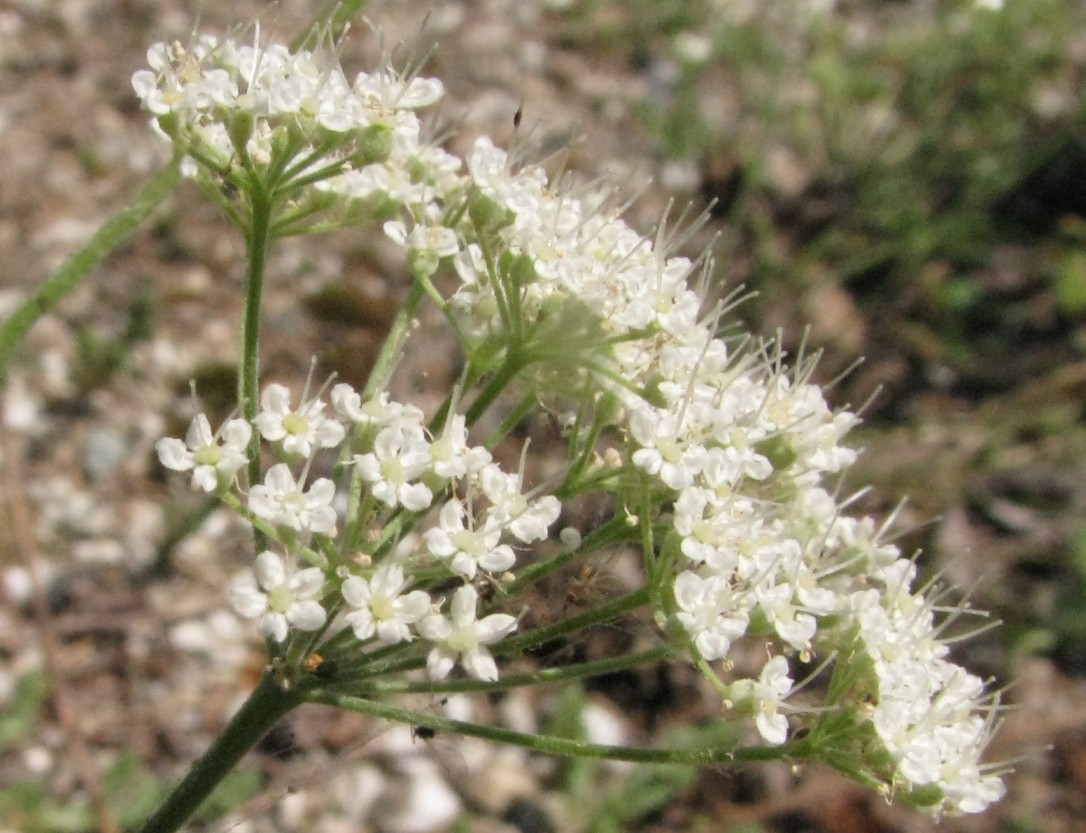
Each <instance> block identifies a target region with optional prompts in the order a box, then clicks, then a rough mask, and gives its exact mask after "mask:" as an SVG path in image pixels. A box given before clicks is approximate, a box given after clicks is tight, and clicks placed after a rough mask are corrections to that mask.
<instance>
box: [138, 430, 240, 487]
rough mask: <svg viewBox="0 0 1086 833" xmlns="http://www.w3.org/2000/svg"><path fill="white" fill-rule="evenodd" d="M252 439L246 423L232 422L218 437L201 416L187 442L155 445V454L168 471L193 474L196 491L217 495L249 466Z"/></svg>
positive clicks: (166, 441) (168, 439)
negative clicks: (217, 490) (219, 489)
mask: <svg viewBox="0 0 1086 833" xmlns="http://www.w3.org/2000/svg"><path fill="white" fill-rule="evenodd" d="M251 437H252V428H251V427H250V425H249V423H248V422H246V421H245V420H243V419H232V420H230V421H229V422H227V423H226V424H225V425H224V426H223V427H222V429H220V432H219V435H214V434H212V433H211V425H210V424H209V423H208V421H207V417H206V416H204V415H203V414H197V415H196V417H195V418H194V419H193V420H192V424H191V425H189V430H188V433H187V434H186V435H185V442H181V440H178V439H174V438H173V437H163V438H162V439H161V440H159V441H158V442H157V443H156V444H155V450H156V451H158V459H159V460H160V461H161V462H162V465H164V466H165V467H166V468H168V469H173V470H174V471H189V470H190V469H191V470H192V488H194V489H202V490H203V491H205V492H214V491H215V490H216V489H217V488H218V487H219V484H220V483H225V482H227V481H229V480H231V479H232V478H233V477H234V475H235V474H237V472H238V469H240V468H241V467H242V466H244V465H245V464H246V463H248V461H249V458H248V456H247V455H246V450H247V449H248V447H249V439H250V438H251Z"/></svg>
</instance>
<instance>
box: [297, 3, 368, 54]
mask: <svg viewBox="0 0 1086 833" xmlns="http://www.w3.org/2000/svg"><path fill="white" fill-rule="evenodd" d="M367 2H368V0H335V2H334V3H331V4H325V9H326V10H325V11H323V12H321V13H320V14H318V15H317V16H316V18H315V19H314V20H313V23H312V25H311V26H310V27H309V28H308V29H307V30H306V31H305V34H303V35H302V36H300V37H298V38H296V39H295V40H294V42H293V43H292V44H291V45H290V51H291V52H297V51H298V50H299V49H309V50H313V49H316V48H317V47H318V46H320V45H321V44H322V43H323V42H326V43H328V44H330V45H335V44H337V43H338V42H339V39H340V37H341V36H342V35H343V33H344V31H345V30H346V29H347V27H348V26H350V24H351V20H352V19H353V18H354V16H355V15H356V14H358V12H359V10H360V9H362V8H363V7H364V6H365V5H366V3H367ZM329 5H330V6H331V7H330V8H329Z"/></svg>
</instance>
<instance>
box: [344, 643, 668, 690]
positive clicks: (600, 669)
mask: <svg viewBox="0 0 1086 833" xmlns="http://www.w3.org/2000/svg"><path fill="white" fill-rule="evenodd" d="M672 653H674V650H673V649H672V648H671V647H670V646H663V647H660V648H654V649H653V650H651V651H641V652H640V653H637V654H624V655H622V656H618V657H609V658H608V659H601V660H593V661H592V662H578V663H574V664H572V665H563V666H560V667H556V668H540V669H538V670H536V671H530V672H525V673H522V674H503V675H502V677H501V679H500V680H496V681H494V682H488V681H486V680H475V679H457V680H443V681H441V682H433V681H430V680H414V681H406V680H398V681H384V680H374V681H373V682H372V683H368V684H366V686H365V693H366V694H371V695H380V696H382V697H387V696H389V695H393V694H458V693H463V692H468V691H487V692H490V691H505V690H507V689H511V688H523V687H524V686H529V685H547V684H551V683H559V682H566V681H568V680H580V679H588V678H590V677H600V676H603V675H604V674H613V673H615V672H616V671H624V670H625V669H627V668H636V667H637V666H639V665H647V664H649V663H651V662H658V661H660V660H662V659H665V658H666V657H668V656H669V655H671V654H672ZM358 682H361V683H365V682H366V680H365V678H361V679H359V680H358ZM350 683H351V680H350V678H349V677H348V678H343V677H340V676H337V678H336V680H335V686H336V687H337V688H348V687H350Z"/></svg>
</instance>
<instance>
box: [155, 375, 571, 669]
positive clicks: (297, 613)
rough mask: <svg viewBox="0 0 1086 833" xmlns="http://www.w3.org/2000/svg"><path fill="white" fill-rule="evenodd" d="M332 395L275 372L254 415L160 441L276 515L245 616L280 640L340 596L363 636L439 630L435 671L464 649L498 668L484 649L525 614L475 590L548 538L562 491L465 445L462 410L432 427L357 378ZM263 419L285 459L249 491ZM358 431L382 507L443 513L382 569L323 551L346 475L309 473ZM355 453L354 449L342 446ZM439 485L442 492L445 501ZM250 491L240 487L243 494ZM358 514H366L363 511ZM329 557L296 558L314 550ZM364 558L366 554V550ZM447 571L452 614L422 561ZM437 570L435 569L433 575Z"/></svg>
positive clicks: (386, 638) (396, 639)
mask: <svg viewBox="0 0 1086 833" xmlns="http://www.w3.org/2000/svg"><path fill="white" fill-rule="evenodd" d="M330 400H331V404H332V406H333V407H332V411H333V413H332V414H328V413H326V403H325V402H323V401H321V400H320V399H319V398H317V397H314V398H311V399H305V398H304V395H303V401H302V402H301V403H300V404H299V405H297V406H295V405H294V404H293V403H292V399H291V395H290V392H289V391H288V390H287V388H285V387H283V386H282V385H277V384H272V385H269V386H268V387H267V388H266V389H265V390H264V393H263V395H262V397H261V410H260V412H259V413H258V414H257V416H256V417H255V418H254V419H253V420H252V423H251V424H250V423H249V422H247V421H245V420H243V419H231V420H229V421H228V422H227V423H226V424H225V425H224V426H223V428H222V430H221V431H220V433H219V434H218V435H214V434H212V432H211V429H210V427H209V423H208V420H207V417H206V416H204V415H203V414H198V415H197V416H196V417H195V418H194V419H193V421H192V425H191V427H190V429H189V432H188V434H187V437H186V440H185V441H184V442H182V441H181V440H179V439H174V438H164V439H162V440H159V442H158V446H157V448H158V454H159V459H160V460H161V462H162V464H163V465H165V466H166V467H167V468H170V469H174V470H177V471H191V472H192V473H193V477H192V485H193V487H194V488H196V489H200V490H203V491H208V492H217V493H219V494H220V495H223V496H230V495H235V494H236V495H239V496H240V498H242V499H244V506H245V507H246V508H247V510H248V512H249V513H251V515H252V517H253V518H254V519H258V520H260V521H263V522H266V523H267V524H268V525H269V526H270V528H271V529H272V530H273V537H274V538H275V540H276V541H277V542H278V543H279V544H280V545H281V546H282V548H283V549H284V550H286V551H287V553H289V555H288V556H287V557H286V558H284V557H283V556H280V555H278V554H276V553H275V552H273V551H271V550H268V551H265V552H262V553H261V554H260V555H259V556H257V559H256V564H255V575H256V583H257V586H256V587H253V586H251V585H241V586H238V587H235V588H234V589H233V591H232V594H231V600H232V602H233V605H234V609H235V610H236V611H237V612H238V613H239V614H240V615H242V616H245V617H248V618H253V619H260V623H261V629H262V630H263V632H264V633H265V635H267V636H268V637H270V638H272V639H274V640H275V641H276V642H284V641H285V640H286V639H287V637H288V635H289V632H290V630H291V629H295V630H299V631H316V630H319V629H321V628H323V627H324V626H325V624H326V623H327V622H328V619H329V613H330V612H332V611H338V610H339V609H340V608H343V609H345V610H347V611H349V612H348V613H347V614H346V615H345V617H344V620H345V622H346V624H347V625H348V626H349V627H350V628H351V629H352V630H353V632H354V634H355V636H356V637H357V638H358V639H359V640H362V641H363V642H367V643H368V642H371V641H372V642H374V643H375V644H377V645H394V644H397V643H400V642H409V641H411V640H413V639H414V638H415V636H416V635H417V636H421V637H422V638H423V639H424V640H427V641H428V642H430V643H432V649H431V651H430V655H429V657H428V660H427V668H428V670H429V673H430V675H431V676H432V677H433V678H434V679H439V678H442V677H445V676H447V675H448V673H449V672H450V671H451V670H452V668H453V665H454V664H455V663H456V662H457V661H458V660H459V662H460V663H461V664H462V665H463V667H464V669H465V670H466V671H467V672H468V673H469V674H471V675H473V676H475V677H478V678H480V679H485V680H495V679H497V677H498V668H497V665H496V664H495V662H494V659H493V657H492V656H491V655H490V653H489V652H488V651H487V650H486V647H485V646H487V645H491V644H493V643H494V642H496V641H498V640H500V639H502V638H503V637H505V636H507V635H508V634H509V633H511V632H512V631H513V630H514V629H515V627H516V620H515V619H514V618H513V617H512V616H509V615H508V614H504V613H492V614H490V615H488V616H485V617H483V618H481V619H477V618H476V615H477V614H476V611H477V607H478V599H479V594H478V592H477V590H476V589H475V587H474V586H473V585H472V584H471V582H472V581H481V580H484V579H485V580H487V581H490V580H492V579H491V577H492V576H501V575H502V574H505V573H506V572H508V571H509V570H510V569H511V568H512V567H513V566H514V564H515V562H516V554H515V552H514V549H513V546H512V545H511V542H518V543H520V544H530V543H533V542H535V541H539V540H541V539H544V538H546V537H548V535H549V532H548V529H549V527H550V526H551V524H553V523H554V522H555V521H556V520H557V518H558V514H559V512H560V511H561V504H560V503H559V501H558V499H557V498H555V497H554V496H553V495H542V496H538V497H535V496H532V495H530V494H525V493H524V490H523V484H522V479H521V476H520V475H519V474H516V473H514V474H509V473H506V472H503V471H502V470H501V468H500V467H499V466H498V465H497V464H496V463H494V462H493V461H492V460H491V457H490V453H489V452H488V451H487V450H486V449H485V448H483V447H481V446H472V445H469V444H468V435H467V427H466V425H465V421H464V417H463V416H462V415H459V414H456V415H453V416H452V417H451V418H450V419H449V420H448V421H447V422H446V424H445V427H444V428H443V430H442V431H441V433H440V434H438V435H437V436H436V437H431V436H430V435H429V433H428V431H427V429H426V427H425V426H424V424H423V414H422V412H421V411H420V410H419V409H418V408H415V407H413V406H411V405H405V404H401V403H398V402H393V401H390V400H389V399H388V396H387V395H385V394H382V395H380V396H378V397H375V398H373V399H371V400H370V401H368V402H362V400H361V397H360V395H359V394H358V392H357V391H355V390H354V389H353V388H351V387H350V386H349V385H345V384H339V385H336V386H335V387H334V388H333V389H332V391H331V395H330ZM253 429H255V430H256V431H257V432H258V433H259V435H260V436H261V437H262V438H263V439H264V440H265V441H266V442H267V443H268V444H270V445H271V447H272V451H273V452H274V453H275V454H276V455H277V456H278V457H279V458H280V459H281V460H282V462H277V463H275V464H274V465H272V466H270V467H269V468H268V470H267V471H266V472H265V474H264V480H263V482H262V483H257V484H254V485H252V486H251V487H250V488H248V489H247V490H246V489H245V488H244V487H243V485H242V483H241V482H240V480H241V478H240V476H239V472H241V471H242V470H243V469H244V467H245V466H246V464H247V463H248V457H247V453H248V447H247V445H248V442H249V439H250V437H251V436H252V431H253ZM348 436H350V437H351V438H352V439H351V443H350V449H351V450H352V451H355V452H356V453H353V454H350V456H349V457H348V460H349V461H350V462H351V463H352V464H353V465H351V466H350V468H351V470H352V471H353V475H354V477H355V478H357V480H358V481H359V482H360V483H361V484H363V485H364V488H365V489H366V491H367V494H368V495H369V497H370V498H371V499H372V502H373V504H374V507H371V510H370V511H371V515H372V517H371V518H369V519H368V520H374V519H378V520H379V519H380V512H382V511H384V512H385V513H386V515H387V513H389V512H391V511H392V510H397V509H400V510H406V511H410V512H415V513H420V514H425V513H428V512H429V511H430V510H431V509H435V510H436V516H437V519H436V523H435V524H434V525H433V526H432V528H430V529H429V530H428V531H427V532H426V533H425V534H424V535H423V536H421V537H420V544H419V545H418V547H417V549H416V550H415V551H413V552H407V553H403V552H397V553H396V554H395V555H394V556H393V555H383V557H382V560H381V561H380V562H379V563H378V564H377V566H376V568H374V569H363V568H362V567H360V566H358V565H356V564H351V565H344V564H341V565H340V566H339V569H338V570H336V569H333V568H332V566H331V565H330V564H329V563H328V559H327V558H324V557H322V555H321V553H324V552H326V551H330V552H333V553H335V552H337V549H336V548H335V547H334V546H333V547H331V549H330V550H328V549H327V548H326V547H325V546H324V545H323V544H322V541H324V542H331V540H332V539H334V538H335V536H336V535H337V532H338V524H339V517H338V515H337V510H336V508H335V507H336V497H337V488H336V485H335V484H334V483H333V482H332V481H331V480H330V479H328V478H324V477H322V478H317V479H315V480H313V482H312V483H309V484H308V486H307V482H306V481H307V474H308V471H309V468H310V466H311V465H312V463H313V461H314V458H315V455H316V454H317V453H318V452H319V451H321V450H322V449H332V450H342V449H343V447H344V446H345V442H344V441H345V440H346V439H347V438H348ZM345 453H346V452H345ZM435 495H438V496H440V505H438V500H437V499H436V498H435ZM239 502H240V500H239ZM355 520H358V519H357V518H356V519H355ZM306 557H309V558H310V559H311V560H322V561H323V562H324V563H323V564H322V566H311V567H305V568H303V569H298V568H297V566H296V565H297V564H298V563H299V562H300V561H301V560H303V559H304V558H306ZM363 560H366V559H363ZM435 564H436V565H440V566H442V567H443V569H442V570H439V571H438V573H439V575H438V578H439V579H440V578H441V574H443V575H444V577H445V578H448V577H449V576H453V577H457V578H459V579H462V580H463V581H464V583H463V584H462V585H461V586H459V587H458V588H457V589H456V591H455V592H454V594H453V597H452V600H451V604H450V609H449V615H448V616H446V615H444V614H442V613H441V606H442V603H441V601H440V600H435V599H433V598H432V597H431V595H430V593H429V592H427V591H426V590H425V589H423V587H422V586H419V587H414V588H413V589H412V586H413V585H416V584H418V583H419V582H418V579H417V578H416V577H415V575H414V574H413V571H417V570H423V569H426V568H429V571H430V573H431V574H433V572H434V571H433V569H432V568H433V565H435ZM434 583H435V579H434V578H433V576H432V575H431V578H430V579H429V584H430V585H432V584H434Z"/></svg>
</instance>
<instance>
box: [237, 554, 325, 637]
mask: <svg viewBox="0 0 1086 833" xmlns="http://www.w3.org/2000/svg"><path fill="white" fill-rule="evenodd" d="M253 572H254V573H255V575H256V582H257V584H258V585H259V589H258V588H256V587H252V586H251V585H248V584H239V585H236V586H235V587H233V588H232V589H231V591H230V601H231V602H232V603H233V606H234V610H236V611H237V612H238V614H239V615H241V616H244V617H245V618H246V619H257V618H259V619H260V629H261V630H262V631H263V632H264V635H265V636H269V637H271V638H272V639H274V640H275V641H276V642H284V641H286V638H287V632H288V631H289V630H290V628H296V629H298V630H300V631H315V630H317V629H318V628H320V627H321V626H322V625H323V624H324V622H325V620H326V618H327V614H326V613H325V611H324V608H323V607H321V603H320V602H319V601H318V600H319V599H320V597H321V594H322V591H323V590H324V573H323V572H321V570H320V569H319V568H317V567H307V568H305V569H304V570H299V571H298V572H296V573H294V574H293V575H288V572H287V569H286V566H285V565H284V564H283V559H282V558H280V557H279V556H278V555H276V554H275V553H274V552H271V551H270V550H265V551H264V552H262V553H260V555H258V556H257V557H256V565H255V567H254V570H253Z"/></svg>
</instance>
